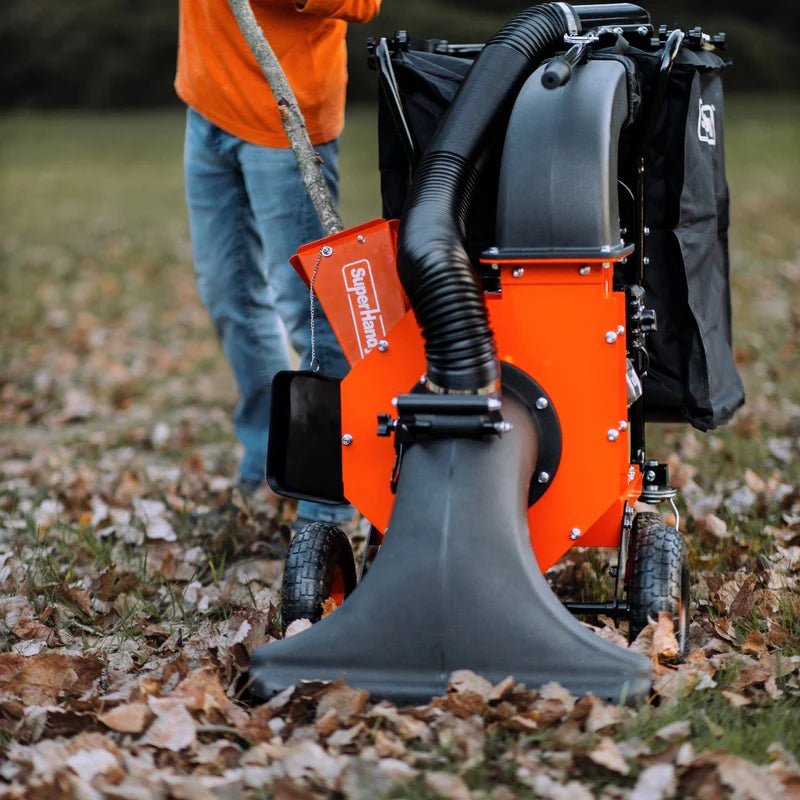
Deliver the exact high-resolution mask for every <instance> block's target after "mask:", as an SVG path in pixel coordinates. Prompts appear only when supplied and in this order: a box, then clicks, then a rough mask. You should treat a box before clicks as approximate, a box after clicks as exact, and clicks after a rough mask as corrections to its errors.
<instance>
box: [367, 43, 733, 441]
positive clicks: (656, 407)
mask: <svg viewBox="0 0 800 800" xmlns="http://www.w3.org/2000/svg"><path fill="white" fill-rule="evenodd" d="M662 52H663V51H661V50H657V51H653V52H644V51H641V50H636V49H634V48H631V49H630V50H629V51H627V52H626V53H625V60H629V63H632V64H633V65H634V73H635V83H638V91H639V92H640V93H641V99H642V104H641V109H640V112H639V115H638V116H639V119H638V120H637V123H636V124H634V125H631V126H630V127H629V128H628V129H627V130H626V131H625V132H623V140H622V141H621V143H620V150H621V152H620V171H621V173H623V172H624V173H627V175H626V177H627V178H628V179H629V180H630V179H632V178H633V176H634V175H635V172H636V164H635V154H636V153H637V151H638V150H639V147H638V144H639V141H640V140H641V137H643V136H644V131H645V129H646V124H645V119H646V118H647V117H648V115H649V112H650V109H651V108H652V106H653V103H654V98H655V96H656V94H657V86H658V81H659V66H660V63H661V58H662ZM600 57H602V56H600ZM471 64H472V61H471V60H470V59H467V58H459V57H453V56H448V55H442V54H439V53H431V52H422V51H414V50H411V51H403V50H398V51H396V52H395V53H394V54H393V56H392V67H393V70H394V73H395V77H396V80H397V85H398V88H399V91H400V95H401V97H402V102H403V106H404V113H405V117H406V121H407V123H408V126H409V128H410V130H411V133H412V137H413V139H414V140H415V145H416V147H417V151H418V152H419V153H422V152H424V151H425V148H426V147H427V145H428V143H429V142H430V140H431V138H432V136H433V134H434V133H435V131H436V128H437V126H438V124H439V122H440V120H441V118H442V116H443V115H444V113H445V111H446V110H447V107H448V106H449V105H450V103H451V102H452V99H453V97H454V96H455V93H456V91H457V90H458V88H459V86H460V85H461V83H462V81H463V79H464V77H465V75H466V73H467V71H468V70H469V68H470V66H471ZM725 66H726V62H725V61H723V59H721V58H720V57H719V56H718V55H716V54H715V53H712V52H709V51H704V50H696V49H692V48H689V47H681V48H680V49H679V51H678V54H677V56H676V59H675V62H674V64H673V67H672V70H671V72H670V75H669V79H668V83H667V86H666V92H665V94H664V98H663V103H662V104H661V106H660V108H659V109H658V110H657V113H656V114H655V116H654V118H653V119H654V125H653V128H652V131H651V135H650V138H649V140H648V141H649V143H648V145H647V148H646V151H645V172H644V175H645V180H644V209H645V217H644V220H645V221H644V224H645V227H646V228H647V229H648V231H649V233H648V235H647V236H646V237H645V253H644V254H645V255H646V256H647V258H648V259H649V263H648V264H647V265H646V267H645V268H644V280H643V286H644V289H645V293H646V295H645V304H646V305H647V306H648V307H650V308H654V309H655V310H656V314H657V319H658V329H657V330H656V331H654V332H652V333H650V334H648V352H649V355H650V364H649V369H648V374H647V376H646V377H645V379H644V409H645V418H646V419H648V420H650V421H687V422H690V423H691V424H692V425H693V426H695V427H696V428H699V429H700V430H709V429H712V428H715V427H717V426H718V425H721V424H723V423H725V422H727V421H728V420H729V419H730V418H731V416H732V415H733V413H734V412H735V411H736V409H737V408H739V407H740V406H741V405H742V404H743V403H744V389H743V387H742V382H741V379H740V377H739V374H738V372H737V370H736V366H735V364H734V360H733V353H732V349H731V299H730V282H729V257H728V226H729V214H728V202H729V201H728V185H727V181H726V178H725V154H724V147H723V98H722V80H721V73H722V71H723V69H724V68H725ZM636 99H637V101H638V97H637V98H636ZM378 126H379V160H380V171H381V193H382V198H383V206H384V216H385V217H387V218H396V217H399V216H400V215H401V213H402V209H403V205H404V203H405V199H406V195H407V193H408V189H409V185H410V174H411V169H410V165H409V160H408V157H407V155H406V152H405V150H404V148H403V145H402V138H401V136H400V134H399V133H398V131H397V128H396V126H395V124H394V120H393V117H392V114H391V113H390V109H389V104H388V103H387V101H386V98H385V97H383V96H382V97H381V101H380V103H379V117H378ZM497 129H498V131H499V132H498V133H497V135H498V143H499V145H502V135H503V133H504V130H505V126H504V125H503V121H499V120H498V124H497ZM636 137H640V139H639V140H638V141H637V138H636ZM501 150H502V147H501V146H498V147H496V148H494V151H495V153H496V155H497V159H498V163H499V157H500V151H501ZM534 190H535V189H534ZM496 193H497V168H496V167H495V166H494V165H492V164H487V165H486V168H485V169H484V170H483V172H482V178H481V185H480V186H479V189H478V191H477V192H476V201H475V203H474V204H473V208H472V211H471V213H470V219H469V221H468V224H467V245H468V250H469V252H470V255H471V256H472V257H473V258H474V259H477V256H478V255H479V253H480V251H481V250H482V249H484V248H485V247H488V246H490V245H492V244H495V241H494V228H495V208H496ZM623 224H627V225H628V227H629V229H630V226H631V223H629V221H628V220H624V221H623Z"/></svg>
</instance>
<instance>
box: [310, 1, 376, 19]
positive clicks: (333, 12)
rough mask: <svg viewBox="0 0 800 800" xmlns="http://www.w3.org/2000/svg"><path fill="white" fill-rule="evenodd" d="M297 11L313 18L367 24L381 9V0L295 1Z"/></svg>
mask: <svg viewBox="0 0 800 800" xmlns="http://www.w3.org/2000/svg"><path fill="white" fill-rule="evenodd" d="M295 6H296V8H297V10H298V11H299V12H301V13H303V14H313V15H314V16H315V17H330V18H332V19H342V20H344V21H345V22H369V21H370V20H371V19H372V18H373V17H374V16H375V15H376V14H377V13H378V12H379V11H380V8H381V0H296V2H295Z"/></svg>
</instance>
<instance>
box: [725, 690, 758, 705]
mask: <svg viewBox="0 0 800 800" xmlns="http://www.w3.org/2000/svg"><path fill="white" fill-rule="evenodd" d="M722 696H723V697H724V698H725V699H726V700H727V701H728V702H729V703H730V704H731V705H732V706H733V707H734V708H741V707H742V706H749V705H750V704H751V703H752V702H753V701H752V700H750V698H748V697H745V696H744V695H743V694H737V693H736V692H731V691H728V690H727V689H723V690H722Z"/></svg>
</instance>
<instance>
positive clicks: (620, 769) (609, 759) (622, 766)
mask: <svg viewBox="0 0 800 800" xmlns="http://www.w3.org/2000/svg"><path fill="white" fill-rule="evenodd" d="M587 755H588V756H589V758H590V759H591V760H592V761H593V762H594V763H595V764H598V765H599V766H601V767H605V768H606V769H608V770H611V771H612V772H617V773H619V774H620V775H627V774H628V773H629V772H630V771H631V769H630V767H629V766H628V762H627V761H626V760H625V757H624V756H623V755H622V753H621V752H620V750H619V748H618V747H617V745H616V744H614V740H613V739H611V738H610V737H608V736H604V737H603V738H602V739H601V740H600V741H599V742H598V743H597V745H595V747H594V748H593V749H592V750H590V751H589V753H588V754H587Z"/></svg>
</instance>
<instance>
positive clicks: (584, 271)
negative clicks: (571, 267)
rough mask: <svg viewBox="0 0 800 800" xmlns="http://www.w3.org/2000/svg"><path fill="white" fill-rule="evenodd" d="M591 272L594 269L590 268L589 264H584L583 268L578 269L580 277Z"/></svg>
mask: <svg viewBox="0 0 800 800" xmlns="http://www.w3.org/2000/svg"><path fill="white" fill-rule="evenodd" d="M591 271H592V268H591V267H590V266H589V264H584V265H583V266H582V267H579V268H578V274H579V275H589V274H590V273H591Z"/></svg>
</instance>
